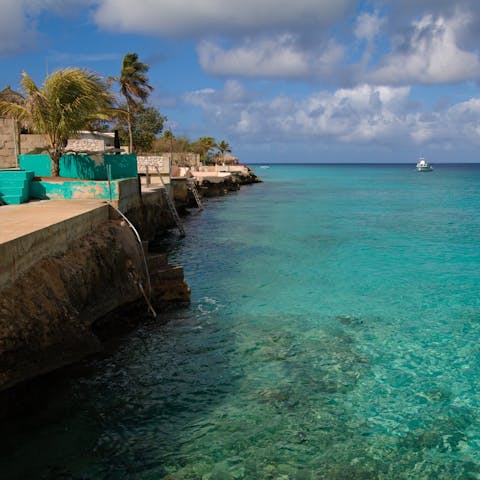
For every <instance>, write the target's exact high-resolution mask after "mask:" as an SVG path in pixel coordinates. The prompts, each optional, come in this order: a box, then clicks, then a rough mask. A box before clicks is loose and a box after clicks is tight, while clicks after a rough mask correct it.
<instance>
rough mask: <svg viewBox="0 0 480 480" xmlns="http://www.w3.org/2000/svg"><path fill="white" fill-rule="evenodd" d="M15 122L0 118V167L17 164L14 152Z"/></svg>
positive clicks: (15, 150) (9, 166)
mask: <svg viewBox="0 0 480 480" xmlns="http://www.w3.org/2000/svg"><path fill="white" fill-rule="evenodd" d="M16 142H17V133H16V130H15V122H14V120H12V119H10V118H0V168H13V167H16V166H17V160H16V155H15V154H16V152H17V150H18V145H17V146H16V145H15V143H16Z"/></svg>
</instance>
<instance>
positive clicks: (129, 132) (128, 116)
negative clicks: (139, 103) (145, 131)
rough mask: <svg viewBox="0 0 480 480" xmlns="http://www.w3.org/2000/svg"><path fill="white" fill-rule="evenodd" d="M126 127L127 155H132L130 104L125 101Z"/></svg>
mask: <svg viewBox="0 0 480 480" xmlns="http://www.w3.org/2000/svg"><path fill="white" fill-rule="evenodd" d="M127 126H128V142H129V147H128V153H133V133H132V110H131V107H130V102H129V101H128V100H127Z"/></svg>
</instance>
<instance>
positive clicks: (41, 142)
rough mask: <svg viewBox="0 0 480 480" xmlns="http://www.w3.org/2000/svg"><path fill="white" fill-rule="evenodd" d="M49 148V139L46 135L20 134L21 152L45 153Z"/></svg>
mask: <svg viewBox="0 0 480 480" xmlns="http://www.w3.org/2000/svg"><path fill="white" fill-rule="evenodd" d="M47 150H48V139H47V137H46V136H45V135H39V134H30V133H29V134H22V135H20V153H21V154H25V153H43V152H46V151H47Z"/></svg>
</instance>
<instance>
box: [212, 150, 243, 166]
mask: <svg viewBox="0 0 480 480" xmlns="http://www.w3.org/2000/svg"><path fill="white" fill-rule="evenodd" d="M215 162H216V163H225V164H229V165H236V164H237V163H238V158H237V157H234V156H233V155H231V154H230V153H228V152H227V153H218V154H217V155H216V156H215Z"/></svg>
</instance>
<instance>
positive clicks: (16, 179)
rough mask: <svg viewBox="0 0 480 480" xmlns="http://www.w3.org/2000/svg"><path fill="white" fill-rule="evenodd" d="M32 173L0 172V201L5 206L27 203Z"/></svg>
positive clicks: (22, 171)
mask: <svg viewBox="0 0 480 480" xmlns="http://www.w3.org/2000/svg"><path fill="white" fill-rule="evenodd" d="M33 176H34V173H33V172H32V171H26V170H0V200H1V201H2V202H3V203H6V204H9V205H11V204H19V203H24V202H27V201H28V199H29V198H30V183H31V181H32V179H33Z"/></svg>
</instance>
